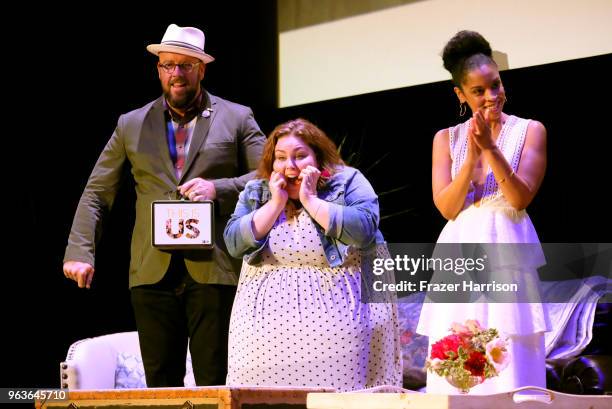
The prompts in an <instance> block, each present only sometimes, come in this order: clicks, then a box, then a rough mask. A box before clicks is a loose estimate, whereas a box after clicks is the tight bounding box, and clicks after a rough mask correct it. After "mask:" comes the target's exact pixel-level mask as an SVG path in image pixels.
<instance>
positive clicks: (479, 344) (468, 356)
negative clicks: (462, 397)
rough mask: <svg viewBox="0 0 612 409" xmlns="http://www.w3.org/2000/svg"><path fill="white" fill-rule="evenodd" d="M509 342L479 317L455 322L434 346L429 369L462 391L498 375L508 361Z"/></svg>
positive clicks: (428, 360)
mask: <svg viewBox="0 0 612 409" xmlns="http://www.w3.org/2000/svg"><path fill="white" fill-rule="evenodd" d="M509 362H510V356H509V353H508V350H507V342H506V340H505V339H502V338H500V336H499V333H498V331H497V330H496V329H495V328H489V329H484V328H482V327H481V326H480V323H479V322H478V321H476V320H467V321H466V322H465V324H463V325H462V324H458V323H453V325H452V327H451V334H450V335H447V336H445V337H444V338H442V339H441V340H439V341H438V342H436V343H435V344H433V345H432V346H431V354H430V356H429V358H428V359H427V361H426V363H425V368H427V370H429V371H431V372H435V373H436V374H438V375H439V376H443V377H445V378H446V380H447V381H448V383H450V384H451V385H453V386H454V387H456V388H457V389H458V390H459V392H461V393H468V392H469V391H470V388H472V387H474V386H476V385H478V384H480V383H483V382H484V381H485V379H488V378H492V377H494V376H497V375H498V374H499V372H500V371H502V370H503V369H504V368H505V367H506V366H508V363H509Z"/></svg>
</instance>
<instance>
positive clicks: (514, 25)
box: [277, 0, 612, 107]
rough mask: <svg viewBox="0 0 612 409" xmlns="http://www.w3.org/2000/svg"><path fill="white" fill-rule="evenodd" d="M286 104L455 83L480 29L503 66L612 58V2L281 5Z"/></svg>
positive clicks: (284, 0)
mask: <svg viewBox="0 0 612 409" xmlns="http://www.w3.org/2000/svg"><path fill="white" fill-rule="evenodd" d="M277 1H278V23H279V24H278V25H279V47H278V49H279V51H278V52H279V95H278V97H279V98H278V101H279V106H280V107H288V106H294V105H301V104H306V103H311V102H317V101H323V100H328V99H334V98H340V97H346V96H351V95H358V94H365V93H370V92H376V91H382V90H388V89H394V88H402V87H407V86H413V85H418V84H426V83H431V82H436V81H441V80H447V79H449V78H450V75H449V74H448V73H447V72H446V71H445V70H444V69H443V68H442V61H441V58H440V52H441V50H442V48H443V46H444V44H445V43H446V42H447V41H448V39H449V38H451V37H452V36H453V35H454V34H455V33H456V32H457V31H459V30H463V29H469V30H475V31H478V32H480V33H481V34H483V35H484V36H485V38H487V40H489V42H490V43H491V46H492V47H493V49H494V50H495V54H496V57H497V58H496V60H498V63H499V64H500V68H502V69H513V68H521V67H528V66H534V65H541V64H547V63H552V62H558V61H565V60H572V59H576V58H583V57H589V56H597V55H604V54H609V53H612V0H422V1H399V0H396V1H389V0H387V1H385V0H380V1H375V0H370V1H366V0H277Z"/></svg>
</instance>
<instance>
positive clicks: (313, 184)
mask: <svg viewBox="0 0 612 409" xmlns="http://www.w3.org/2000/svg"><path fill="white" fill-rule="evenodd" d="M378 221H379V210H378V198H377V196H376V194H375V193H374V190H373V189H372V186H371V185H370V183H369V182H368V181H367V179H366V178H365V177H364V176H363V175H362V174H361V172H359V171H358V170H357V169H354V168H351V167H349V166H346V165H345V164H344V163H343V162H342V159H340V156H339V155H338V153H337V149H336V146H335V145H334V143H333V142H332V141H331V140H330V139H329V138H328V137H327V136H326V135H325V134H324V133H323V132H322V131H321V130H320V129H319V128H317V127H316V126H315V125H313V124H312V123H310V122H308V121H306V120H304V119H296V120H293V121H289V122H287V123H284V124H282V125H279V126H278V127H276V129H274V131H272V133H271V135H270V137H269V138H268V140H267V142H266V145H265V147H264V152H263V156H262V161H261V163H260V167H259V169H258V177H257V178H256V179H254V180H252V181H250V182H249V183H247V185H246V187H245V189H244V191H243V192H241V194H240V197H239V199H238V203H237V205H236V210H235V211H234V214H233V215H232V217H231V219H230V221H229V222H228V224H227V226H226V228H225V232H224V237H225V241H226V243H227V247H228V250H229V252H230V254H232V255H233V256H235V257H244V262H243V266H242V271H241V273H240V280H239V283H238V290H237V293H236V299H235V301H234V306H233V309H232V315H231V321H230V332H229V353H228V358H229V359H228V360H229V366H228V375H227V384H228V385H256V386H320V387H331V388H335V389H337V390H340V391H350V390H355V389H363V388H367V387H373V386H380V385H389V384H390V385H394V386H401V361H400V345H399V331H398V324H397V308H396V307H397V305H395V304H393V303H377V304H374V303H371V304H369V303H367V301H368V300H367V299H366V297H365V296H364V295H362V292H361V289H362V287H361V282H362V275H366V274H368V271H367V270H364V269H367V268H369V267H368V266H370V267H371V261H370V262H368V261H367V260H369V259H370V258H371V257H377V256H378V257H388V252H386V251H385V250H386V246H385V244H384V240H383V237H382V235H381V234H380V231H379V230H378Z"/></svg>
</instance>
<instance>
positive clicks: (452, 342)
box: [430, 334, 465, 360]
mask: <svg viewBox="0 0 612 409" xmlns="http://www.w3.org/2000/svg"><path fill="white" fill-rule="evenodd" d="M464 345H465V344H464V340H463V339H462V338H461V337H460V336H459V335H455V334H453V335H448V336H446V337H444V338H442V339H441V340H439V341H438V342H436V343H435V344H433V345H432V346H431V356H430V358H431V359H434V358H438V359H442V360H444V359H448V358H450V355H449V354H448V353H449V352H451V351H452V352H454V353H455V355H454V357H453V360H454V359H456V358H457V356H458V355H459V351H458V350H459V347H460V346H463V347H464Z"/></svg>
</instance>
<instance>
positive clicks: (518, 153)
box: [417, 31, 549, 394]
mask: <svg viewBox="0 0 612 409" xmlns="http://www.w3.org/2000/svg"><path fill="white" fill-rule="evenodd" d="M491 55H492V52H491V47H490V46H489V43H488V42H487V41H486V40H485V39H484V38H483V37H482V36H481V35H480V34H478V33H476V32H473V31H461V32H459V33H457V34H456V35H455V36H454V37H453V38H452V39H451V40H450V41H449V42H448V43H447V45H446V46H445V48H444V51H443V56H442V58H443V61H444V67H445V68H446V69H447V70H448V71H449V72H450V73H451V75H452V78H453V82H454V85H455V87H454V91H455V94H456V95H457V98H458V99H459V104H460V114H461V115H463V114H464V113H465V111H466V110H467V109H466V106H467V107H469V108H470V110H471V112H472V115H471V117H470V118H469V119H467V121H465V122H463V123H461V124H459V125H456V126H454V127H451V128H446V129H442V130H440V131H438V132H437V133H436V135H435V137H434V142H433V158H432V161H433V163H432V190H433V199H434V203H435V206H436V207H437V208H438V210H439V211H440V213H442V215H443V216H444V217H445V218H446V219H448V220H449V221H448V223H447V224H446V226H445V227H444V229H443V230H442V233H441V234H440V237H439V239H438V243H532V244H534V245H532V246H531V247H526V249H528V250H530V251H525V252H523V254H519V258H518V259H516V258H513V261H512V263H510V264H512V265H511V268H509V269H508V268H506V270H504V271H497V272H496V273H498V274H501V277H502V280H501V281H505V282H511V281H515V282H517V283H518V284H519V294H518V295H517V300H518V299H521V300H520V302H511V303H508V302H507V301H508V299H505V300H504V301H506V302H505V303H495V302H473V303H470V304H466V303H461V304H459V303H457V304H451V303H424V304H423V309H422V312H421V319H420V320H419V325H418V328H417V332H419V333H420V334H423V335H427V336H429V345H430V350H431V345H432V344H433V343H434V342H436V341H437V340H439V339H440V338H442V337H444V336H445V335H448V331H449V329H450V326H451V323H452V322H459V323H463V322H465V320H467V319H477V320H478V321H479V322H480V324H481V325H482V326H484V327H486V328H492V327H494V328H497V329H498V330H500V331H501V332H502V333H504V334H505V335H507V336H508V339H509V353H510V356H511V360H510V365H509V366H508V367H507V368H506V369H504V370H502V371H501V373H500V374H499V376H497V377H494V378H490V379H487V380H486V381H485V382H484V383H482V384H480V385H478V386H476V387H474V388H473V389H472V390H471V391H470V393H473V394H488V393H498V392H503V391H508V390H511V389H514V388H517V387H520V386H527V385H532V386H541V387H545V386H546V372H545V363H544V359H545V350H544V332H546V331H548V330H549V322H548V317H547V314H546V311H545V309H544V307H543V305H542V304H540V303H539V302H537V301H538V300H537V299H535V297H532V296H530V295H525V294H528V293H529V292H533V290H534V288H536V287H537V282H538V277H537V270H536V269H537V267H539V266H540V265H542V264H543V260H544V258H543V254H542V251H541V248H540V246H539V241H538V236H537V233H536V231H535V229H534V227H533V224H532V223H531V220H530V219H529V216H528V215H527V213H526V212H525V208H526V207H527V206H528V205H529V203H531V201H532V200H533V198H534V196H535V195H536V193H537V191H538V189H539V187H540V184H541V183H542V179H543V177H544V172H545V167H546V130H545V128H544V126H543V125H542V124H541V123H540V122H537V121H534V120H528V119H522V118H518V117H516V116H513V115H508V114H506V113H504V112H503V107H504V103H505V102H506V92H505V89H504V86H503V84H502V81H501V78H500V75H499V70H498V67H497V64H496V63H495V62H494V61H493V59H492V57H491ZM500 247H501V246H500ZM534 247H535V251H534ZM527 253H529V254H527ZM514 256H516V255H514ZM507 264H508V263H507ZM497 277H500V275H498V276H497ZM498 281H499V280H498ZM521 294H523V296H522V297H521ZM527 301H529V302H527ZM531 301H534V302H531ZM427 392H428V393H441V394H454V393H457V389H456V388H454V387H453V386H451V385H449V384H448V383H447V382H446V380H445V379H443V378H441V377H439V376H438V375H436V374H435V373H428V375H427Z"/></svg>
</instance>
